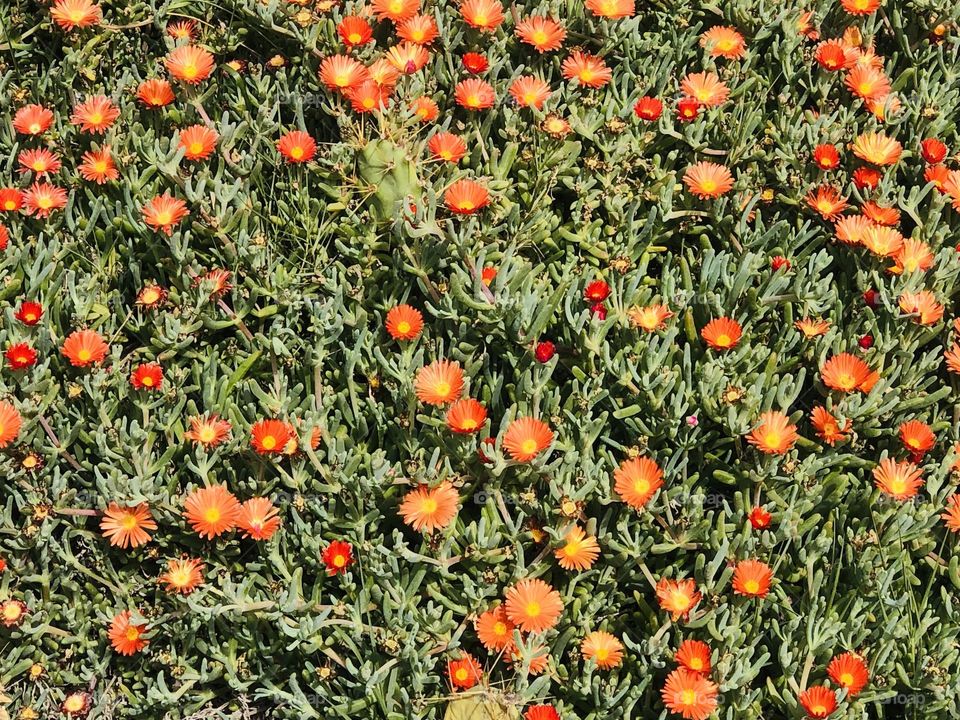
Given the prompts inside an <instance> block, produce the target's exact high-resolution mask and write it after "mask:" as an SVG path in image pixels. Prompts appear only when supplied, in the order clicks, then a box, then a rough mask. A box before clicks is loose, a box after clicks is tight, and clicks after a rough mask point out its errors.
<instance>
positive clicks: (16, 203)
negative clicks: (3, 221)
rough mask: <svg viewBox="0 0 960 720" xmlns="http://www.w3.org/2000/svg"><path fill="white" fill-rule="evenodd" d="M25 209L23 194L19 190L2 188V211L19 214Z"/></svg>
mask: <svg viewBox="0 0 960 720" xmlns="http://www.w3.org/2000/svg"><path fill="white" fill-rule="evenodd" d="M22 207H23V193H22V192H20V191H19V190H17V188H10V187H5V188H0V211H3V212H17V211H18V210H19V209H20V208H22Z"/></svg>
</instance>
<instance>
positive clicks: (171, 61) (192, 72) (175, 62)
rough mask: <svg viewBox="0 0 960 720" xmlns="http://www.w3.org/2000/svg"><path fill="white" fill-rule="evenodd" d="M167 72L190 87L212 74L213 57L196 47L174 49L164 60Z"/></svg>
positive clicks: (183, 46) (186, 46) (188, 46)
mask: <svg viewBox="0 0 960 720" xmlns="http://www.w3.org/2000/svg"><path fill="white" fill-rule="evenodd" d="M164 65H166V67H167V71H168V72H169V73H170V74H171V75H173V76H174V77H175V78H176V79H177V80H181V81H183V82H185V83H189V84H190V85H197V84H198V83H201V82H203V81H204V80H206V79H207V78H208V77H210V74H211V73H212V72H213V67H214V63H213V55H211V54H210V53H208V52H207V51H206V50H204V49H203V48H202V47H197V46H196V45H181V46H180V47H178V48H174V49H173V50H171V51H170V54H169V55H167V58H166V60H164Z"/></svg>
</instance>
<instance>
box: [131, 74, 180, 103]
mask: <svg viewBox="0 0 960 720" xmlns="http://www.w3.org/2000/svg"><path fill="white" fill-rule="evenodd" d="M137 99H138V100H139V101H140V102H142V103H143V104H144V105H146V106H147V107H148V108H160V107H164V106H166V105H169V104H170V103H172V102H173V101H174V96H173V88H171V87H170V83H168V82H167V81H166V80H144V81H143V82H142V83H140V87H138V88H137Z"/></svg>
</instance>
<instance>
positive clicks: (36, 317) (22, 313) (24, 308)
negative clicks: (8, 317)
mask: <svg viewBox="0 0 960 720" xmlns="http://www.w3.org/2000/svg"><path fill="white" fill-rule="evenodd" d="M13 316H14V317H15V318H16V319H17V320H19V321H20V322H22V323H23V324H24V325H36V324H37V323H38V322H40V318H42V317H43V305H41V304H40V303H36V302H31V301H30V300H25V301H24V302H22V303H20V307H19V308H17V311H16V312H15V313H14V314H13Z"/></svg>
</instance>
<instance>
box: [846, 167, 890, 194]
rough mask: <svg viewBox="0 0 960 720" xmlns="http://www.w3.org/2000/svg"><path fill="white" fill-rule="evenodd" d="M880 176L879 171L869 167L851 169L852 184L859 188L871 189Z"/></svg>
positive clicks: (878, 181) (878, 182)
mask: <svg viewBox="0 0 960 720" xmlns="http://www.w3.org/2000/svg"><path fill="white" fill-rule="evenodd" d="M882 178H883V176H882V175H881V174H880V171H879V170H876V169H874V168H871V167H858V168H857V169H856V170H854V171H853V184H854V185H856V186H857V187H858V188H859V189H861V190H863V189H867V190H872V189H873V188H875V187H876V186H877V185H879V184H880V180H881V179H882Z"/></svg>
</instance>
